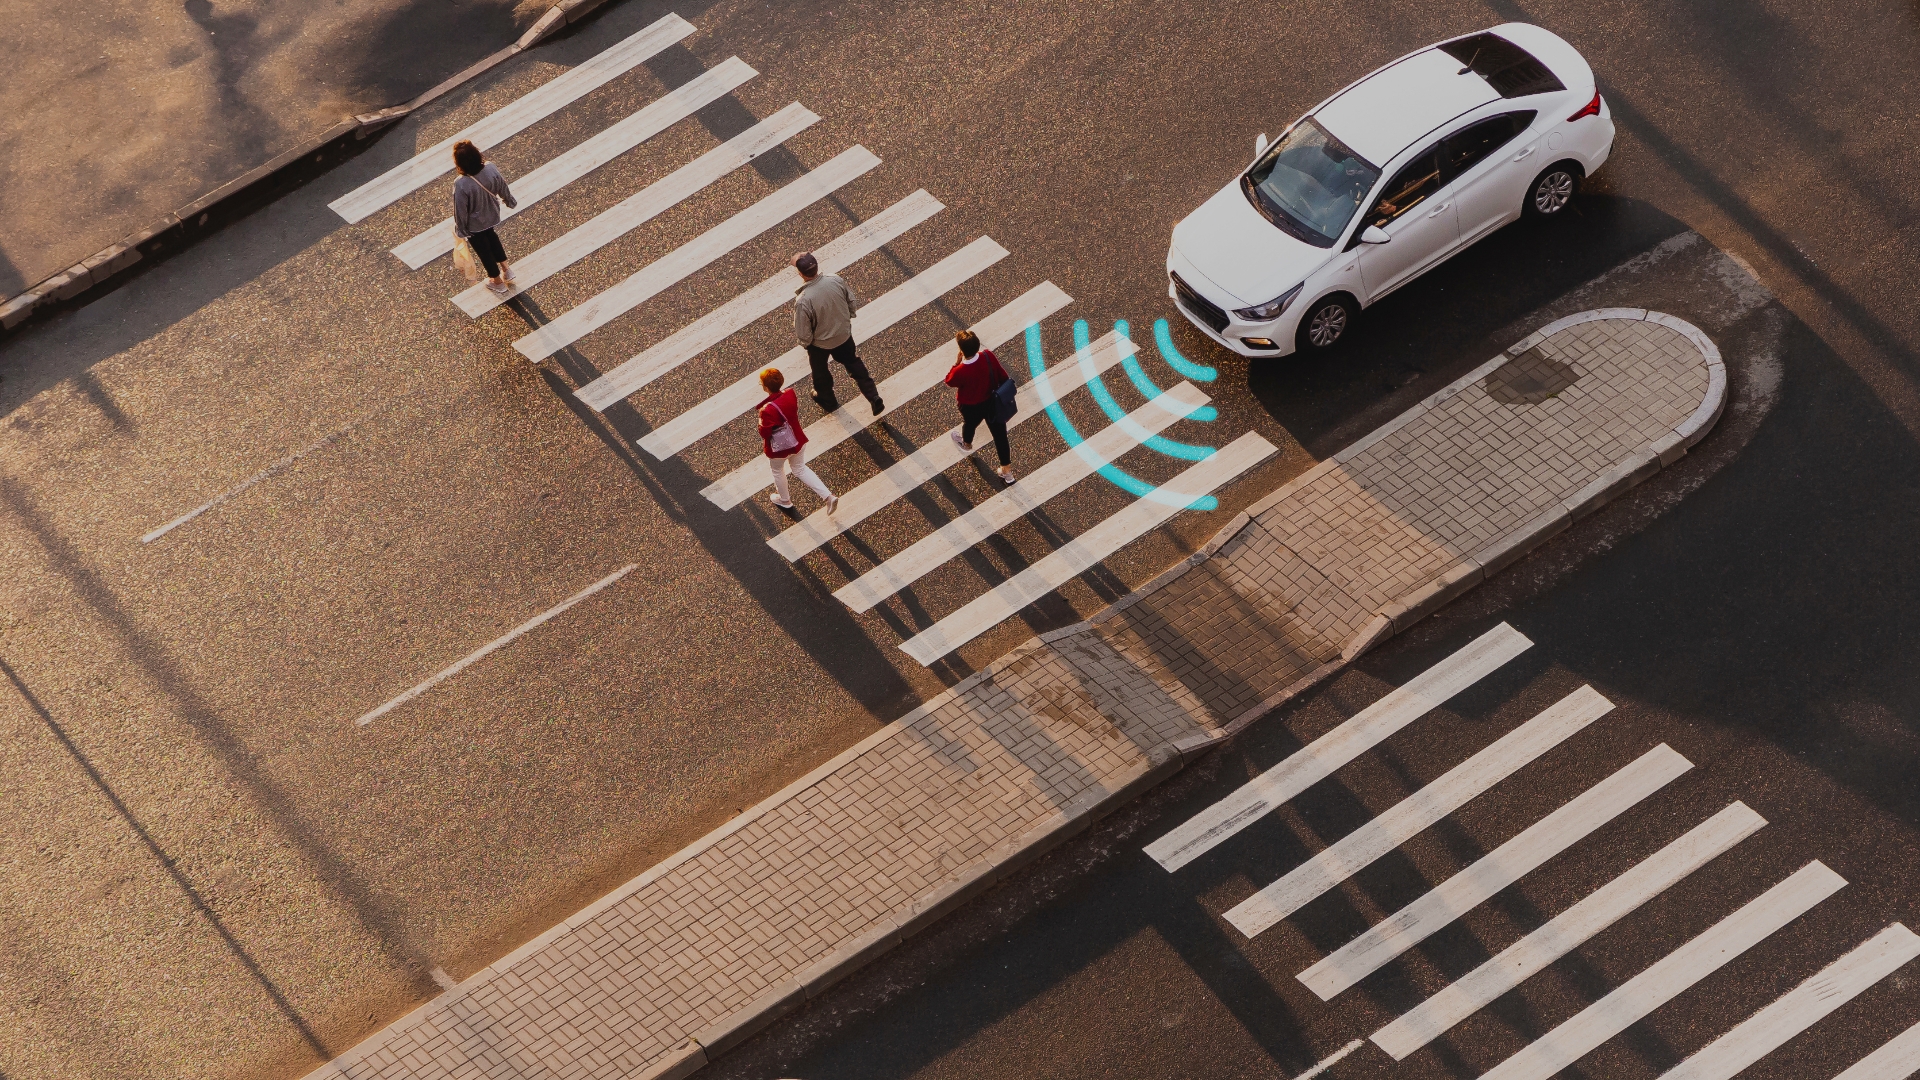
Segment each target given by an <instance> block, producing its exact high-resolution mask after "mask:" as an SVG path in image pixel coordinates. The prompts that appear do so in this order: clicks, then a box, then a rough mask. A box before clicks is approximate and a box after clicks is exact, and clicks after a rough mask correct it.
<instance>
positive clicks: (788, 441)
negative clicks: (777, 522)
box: [760, 367, 840, 514]
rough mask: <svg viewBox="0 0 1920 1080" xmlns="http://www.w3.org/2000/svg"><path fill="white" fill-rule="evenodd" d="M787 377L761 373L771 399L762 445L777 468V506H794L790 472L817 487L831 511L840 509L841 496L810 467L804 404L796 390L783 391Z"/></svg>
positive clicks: (774, 371) (764, 408)
mask: <svg viewBox="0 0 1920 1080" xmlns="http://www.w3.org/2000/svg"><path fill="white" fill-rule="evenodd" d="M786 381H787V377H786V376H785V375H782V374H781V373H780V369H779V368H771V367H770V368H768V369H767V370H765V371H763V372H761V373H760V387H761V389H763V390H765V391H766V392H767V400H765V401H763V402H761V403H760V445H761V447H762V448H763V449H765V450H766V452H767V464H768V465H769V466H771V467H772V468H773V488H774V495H773V505H775V506H777V507H779V508H780V509H782V510H791V509H793V497H792V495H791V494H790V493H789V492H788V491H787V471H788V470H789V469H791V470H792V471H793V475H795V476H797V477H799V478H800V482H801V483H803V484H805V485H807V486H808V487H810V488H812V489H813V493H814V494H815V495H818V496H820V498H821V499H822V500H823V501H825V502H826V504H827V513H829V514H831V513H833V512H834V511H835V510H837V509H839V508H840V497H839V496H837V495H835V494H834V493H833V492H831V491H828V490H827V485H825V484H823V483H821V482H820V478H819V477H818V476H815V475H814V473H813V470H812V469H809V468H807V462H806V450H805V447H806V445H807V433H806V432H805V431H804V430H802V429H801V427H800V404H799V400H798V399H797V398H795V397H794V394H793V391H791V390H782V389H780V387H781V386H783V385H785V383H786Z"/></svg>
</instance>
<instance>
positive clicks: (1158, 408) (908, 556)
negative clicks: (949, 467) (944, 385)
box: [833, 382, 1207, 611]
mask: <svg viewBox="0 0 1920 1080" xmlns="http://www.w3.org/2000/svg"><path fill="white" fill-rule="evenodd" d="M1206 403H1207V396H1206V395H1205V394H1202V393H1201V392H1200V391H1199V390H1198V389H1197V388H1195V387H1194V385H1193V384H1192V383H1186V382H1183V383H1181V384H1180V385H1178V386H1176V387H1174V388H1173V389H1171V390H1168V391H1167V392H1166V393H1164V394H1161V395H1160V396H1159V397H1157V398H1154V399H1153V400H1152V401H1149V402H1148V403H1147V404H1145V405H1142V406H1140V407H1139V408H1138V409H1135V410H1134V411H1133V412H1131V413H1129V414H1128V415H1127V419H1128V420H1129V421H1130V423H1126V424H1119V423H1116V424H1110V425H1108V426H1107V427H1106V428H1103V429H1102V430H1101V431H1099V432H1098V433H1096V434H1095V435H1094V436H1093V437H1092V438H1090V439H1088V440H1087V441H1086V442H1084V443H1081V444H1080V445H1079V446H1075V447H1072V448H1071V449H1068V450H1066V451H1064V452H1062V453H1061V454H1060V455H1059V456H1058V457H1056V458H1054V459H1053V460H1052V461H1049V462H1047V463H1046V464H1045V465H1042V466H1041V467H1040V468H1038V469H1035V470H1033V471H1032V472H1031V473H1028V474H1027V475H1026V476H1024V477H1021V478H1020V481H1019V482H1018V483H1016V484H1014V485H1012V486H1011V487H1008V488H1007V489H1006V490H1005V491H1002V492H999V493H998V494H996V495H994V496H993V497H992V498H990V499H988V500H987V501H985V502H983V503H981V504H980V505H978V506H976V507H974V508H973V509H971V510H969V511H967V512H966V513H964V514H962V515H960V516H959V517H957V518H955V519H954V520H952V521H950V522H948V523H947V524H945V525H943V526H941V527H940V528H938V529H936V530H934V531H933V532H932V533H929V534H928V535H926V536H923V537H921V538H920V539H919V540H918V541H916V542H915V543H914V544H913V545H911V546H910V547H908V548H907V549H906V550H905V551H902V552H901V553H900V554H898V555H895V556H894V557H893V558H891V559H888V560H887V561H886V562H884V563H881V564H880V565H879V566H876V567H874V568H873V569H872V570H869V571H867V572H866V573H865V574H863V575H861V576H860V577H859V578H857V579H855V580H854V581H851V582H848V583H847V584H846V585H843V586H841V587H840V588H839V589H838V590H836V591H835V592H834V594H833V596H834V599H836V600H839V601H840V602H841V603H843V604H846V605H847V606H848V607H850V608H852V609H853V610H855V611H867V610H869V609H871V608H872V607H873V606H874V605H875V604H877V603H879V602H880V601H882V600H884V599H886V598H887V597H889V596H892V595H893V594H894V593H897V592H899V591H900V590H901V589H904V588H906V587H907V586H908V585H911V584H913V583H914V582H915V581H918V580H919V579H920V578H922V577H924V576H925V575H927V574H928V573H931V572H932V571H933V570H934V569H935V568H937V567H939V566H941V565H943V564H945V563H946V562H947V561H949V560H950V559H952V558H954V557H955V556H957V555H959V554H960V553H961V552H963V551H966V550H967V549H968V548H971V547H973V546H974V545H975V544H977V543H979V542H981V541H982V540H985V539H986V538H987V537H989V536H992V535H993V534H994V533H997V532H999V531H1000V530H1001V529H1003V528H1006V527H1007V525H1009V524H1010V523H1012V522H1015V521H1018V520H1020V519H1021V518H1023V517H1025V516H1026V515H1027V514H1029V513H1031V512H1033V510H1035V509H1036V508H1038V507H1039V506H1040V505H1041V504H1043V503H1045V502H1046V501H1047V500H1048V499H1051V498H1053V497H1054V496H1056V495H1058V494H1060V493H1061V492H1063V491H1065V490H1067V489H1068V488H1070V487H1072V486H1073V485H1074V484H1077V483H1079V482H1080V481H1082V480H1084V479H1086V478H1087V477H1089V476H1092V475H1093V473H1094V471H1095V470H1097V469H1099V468H1100V467H1101V466H1103V465H1106V464H1108V463H1110V462H1112V461H1113V460H1114V459H1116V458H1118V457H1119V456H1120V455H1121V454H1123V453H1125V452H1126V451H1128V450H1130V449H1132V448H1133V447H1136V446H1138V445H1140V443H1141V442H1142V441H1143V440H1144V439H1145V437H1146V436H1148V435H1157V434H1159V433H1160V432H1161V431H1163V430H1165V429H1166V428H1168V427H1171V426H1173V423H1174V422H1175V421H1176V420H1179V419H1181V418H1183V417H1185V416H1186V415H1187V414H1188V413H1191V412H1192V411H1193V410H1195V409H1198V408H1200V407H1201V406H1202V405H1205V404H1206ZM1016 415H1017V414H1016ZM941 441H944V442H946V444H947V445H948V446H953V440H951V439H945V440H941ZM954 449H955V450H958V449H959V447H957V446H954Z"/></svg>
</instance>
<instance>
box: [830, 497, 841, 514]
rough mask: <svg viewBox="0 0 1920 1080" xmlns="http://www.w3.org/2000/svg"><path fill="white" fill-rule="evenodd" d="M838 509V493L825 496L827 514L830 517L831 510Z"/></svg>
mask: <svg viewBox="0 0 1920 1080" xmlns="http://www.w3.org/2000/svg"><path fill="white" fill-rule="evenodd" d="M838 509H840V496H838V495H829V496H827V516H828V517H832V516H833V512H834V511H835V510H838Z"/></svg>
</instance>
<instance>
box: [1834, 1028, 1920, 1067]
mask: <svg viewBox="0 0 1920 1080" xmlns="http://www.w3.org/2000/svg"><path fill="white" fill-rule="evenodd" d="M1915 1073H1920V1024H1915V1025H1913V1026H1912V1027H1910V1028H1908V1029H1907V1030H1905V1031H1903V1032H1901V1033H1900V1034H1898V1035H1895V1036H1894V1037H1893V1038H1892V1040H1890V1041H1889V1042H1887V1044H1886V1045H1884V1046H1882V1047H1881V1048H1880V1049H1878V1050H1875V1051H1874V1052H1873V1053H1871V1054H1868V1055H1867V1056H1866V1057H1863V1058H1861V1059H1860V1060H1859V1061H1856V1062H1854V1063H1853V1065H1852V1066H1850V1067H1849V1068H1848V1069H1847V1071H1846V1072H1843V1073H1841V1074H1840V1075H1839V1076H1836V1077H1834V1078H1833V1080H1908V1078H1909V1077H1911V1076H1913V1075H1914V1074H1915Z"/></svg>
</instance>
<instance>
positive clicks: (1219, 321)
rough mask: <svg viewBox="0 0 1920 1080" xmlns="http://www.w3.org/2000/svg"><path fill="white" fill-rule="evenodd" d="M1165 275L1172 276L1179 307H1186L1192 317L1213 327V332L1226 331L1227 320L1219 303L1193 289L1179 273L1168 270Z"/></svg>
mask: <svg viewBox="0 0 1920 1080" xmlns="http://www.w3.org/2000/svg"><path fill="white" fill-rule="evenodd" d="M1167 276H1169V277H1171V278H1173V291H1174V293H1175V295H1177V296H1178V297H1179V298H1180V306H1181V307H1183V308H1186V309H1187V312H1188V313H1189V314H1191V315H1192V316H1193V317H1194V318H1196V319H1199V320H1200V321H1201V322H1203V323H1206V324H1207V325H1208V326H1211V327H1213V332H1214V333H1216V334H1219V333H1224V332H1225V331H1226V329H1227V322H1228V321H1229V320H1228V319H1227V313H1226V312H1225V311H1223V310H1221V308H1220V305H1218V304H1216V303H1214V302H1213V301H1211V300H1209V299H1207V298H1206V297H1204V296H1201V295H1200V294H1199V293H1197V292H1195V291H1193V286H1191V285H1189V284H1187V283H1186V280H1185V279H1183V278H1182V277H1181V276H1180V275H1179V274H1176V273H1173V272H1172V271H1171V270H1169V271H1168V272H1167Z"/></svg>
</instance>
